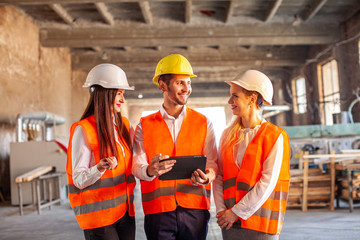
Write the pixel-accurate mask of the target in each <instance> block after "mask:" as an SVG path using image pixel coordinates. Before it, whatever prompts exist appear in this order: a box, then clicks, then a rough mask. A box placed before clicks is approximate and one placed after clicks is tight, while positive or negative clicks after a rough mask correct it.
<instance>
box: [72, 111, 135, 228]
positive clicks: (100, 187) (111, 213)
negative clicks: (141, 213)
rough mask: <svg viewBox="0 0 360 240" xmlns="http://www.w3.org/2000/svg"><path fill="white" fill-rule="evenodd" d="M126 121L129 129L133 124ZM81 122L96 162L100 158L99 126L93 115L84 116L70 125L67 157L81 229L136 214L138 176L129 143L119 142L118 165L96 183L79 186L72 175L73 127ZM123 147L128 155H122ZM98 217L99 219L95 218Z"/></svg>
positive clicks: (125, 123) (73, 199)
mask: <svg viewBox="0 0 360 240" xmlns="http://www.w3.org/2000/svg"><path fill="white" fill-rule="evenodd" d="M123 122H124V125H125V126H126V128H127V129H128V130H129V129H130V124H129V122H128V120H127V119H126V118H123ZM79 125H80V126H81V127H82V129H83V131H84V133H85V136H86V138H87V140H88V142H89V144H90V148H91V150H92V152H93V153H94V157H95V164H97V163H98V162H99V161H100V154H99V147H98V138H97V129H96V124H95V118H94V116H90V117H88V118H86V119H83V120H81V121H79V122H77V123H75V124H73V126H72V127H71V132H70V142H69V151H68V161H67V167H66V168H67V176H68V186H69V188H68V189H69V200H70V204H71V207H72V208H73V210H74V213H75V216H76V219H77V221H78V223H79V225H80V227H81V228H82V229H92V228H98V227H103V226H108V225H110V224H112V223H114V222H116V221H117V220H119V219H120V218H122V217H123V216H124V214H125V213H126V211H129V215H130V216H134V215H135V212H134V187H135V184H136V182H135V178H134V176H133V175H132V174H131V152H130V150H129V148H128V147H127V146H125V145H124V146H123V148H121V146H119V145H118V143H117V150H118V156H117V160H118V165H117V167H116V168H115V169H113V170H106V171H105V173H104V174H103V175H102V177H101V178H100V179H99V180H97V181H96V182H95V183H94V184H92V185H90V186H88V187H86V188H84V189H78V188H77V187H76V186H75V185H74V184H73V179H72V159H71V147H72V146H71V142H72V136H73V133H74V130H75V128H76V127H77V126H79ZM123 151H124V154H125V158H124V156H123ZM94 219H96V220H94Z"/></svg>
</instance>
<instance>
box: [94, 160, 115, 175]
mask: <svg viewBox="0 0 360 240" xmlns="http://www.w3.org/2000/svg"><path fill="white" fill-rule="evenodd" d="M117 164H118V163H117V159H116V157H107V158H103V159H101V160H100V162H99V163H98V164H97V168H98V170H99V171H100V172H104V171H105V170H112V169H114V168H116V166H117Z"/></svg>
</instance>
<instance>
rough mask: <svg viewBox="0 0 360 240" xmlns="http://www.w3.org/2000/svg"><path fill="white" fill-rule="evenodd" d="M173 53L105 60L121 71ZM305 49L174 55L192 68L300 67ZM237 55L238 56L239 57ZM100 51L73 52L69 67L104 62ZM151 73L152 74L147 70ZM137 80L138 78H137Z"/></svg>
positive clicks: (115, 54)
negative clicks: (187, 62) (119, 67)
mask: <svg viewBox="0 0 360 240" xmlns="http://www.w3.org/2000/svg"><path fill="white" fill-rule="evenodd" d="M171 52H173V51H156V52H154V51H146V50H142V51H141V50H135V49H134V50H133V51H132V52H127V51H117V52H115V51H111V52H108V53H107V59H106V60H107V61H111V62H112V63H115V64H118V65H119V66H121V67H122V68H124V70H125V69H126V68H128V69H134V68H154V67H155V66H156V61H157V60H159V59H161V58H162V57H164V56H166V55H168V54H170V53H171ZM306 52H307V51H306V48H304V47H301V48H298V47H288V48H287V49H285V51H283V50H280V49H274V52H273V54H272V55H273V56H272V57H271V58H268V57H266V55H265V54H264V51H261V50H259V51H256V52H253V53H245V52H241V51H239V50H236V49H233V48H232V49H229V50H228V51H223V52H222V51H219V50H213V51H211V50H208V51H205V50H204V51H201V52H199V51H195V50H194V51H187V50H184V51H180V52H178V53H180V54H183V55H184V56H186V57H187V58H188V59H189V61H190V62H191V65H192V66H193V67H209V68H213V67H215V66H216V67H219V66H224V67H225V66H232V67H234V66H258V67H262V66H273V67H286V66H289V67H294V66H300V65H302V64H303V63H304V62H305V61H306V58H307V55H306ZM239 56H241V57H240V58H239ZM102 57H103V56H102V53H101V52H94V51H82V52H81V51H79V52H76V51H73V52H72V60H71V62H72V68H73V69H74V70H85V71H87V70H89V67H91V66H95V65H97V64H99V63H102V62H104V59H103V58H102ZM150 72H152V71H150ZM139 78H141V77H140V76H139Z"/></svg>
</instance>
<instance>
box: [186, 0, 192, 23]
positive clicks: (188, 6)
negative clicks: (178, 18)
mask: <svg viewBox="0 0 360 240" xmlns="http://www.w3.org/2000/svg"><path fill="white" fill-rule="evenodd" d="M191 17H192V0H186V3H185V23H190V22H191Z"/></svg>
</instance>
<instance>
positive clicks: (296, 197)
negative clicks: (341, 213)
mask: <svg viewBox="0 0 360 240" xmlns="http://www.w3.org/2000/svg"><path fill="white" fill-rule="evenodd" d="M304 156H308V153H307V152H306V153H305V154H301V158H302V162H303V168H302V169H297V170H291V171H290V173H291V180H290V189H289V195H288V204H287V208H288V209H294V208H295V209H301V210H302V211H307V210H308V209H309V207H311V208H312V209H313V208H318V209H322V208H328V209H330V210H334V204H333V203H334V199H335V167H334V161H332V162H331V163H330V173H323V172H322V169H320V168H312V169H309V159H308V158H306V157H304Z"/></svg>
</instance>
